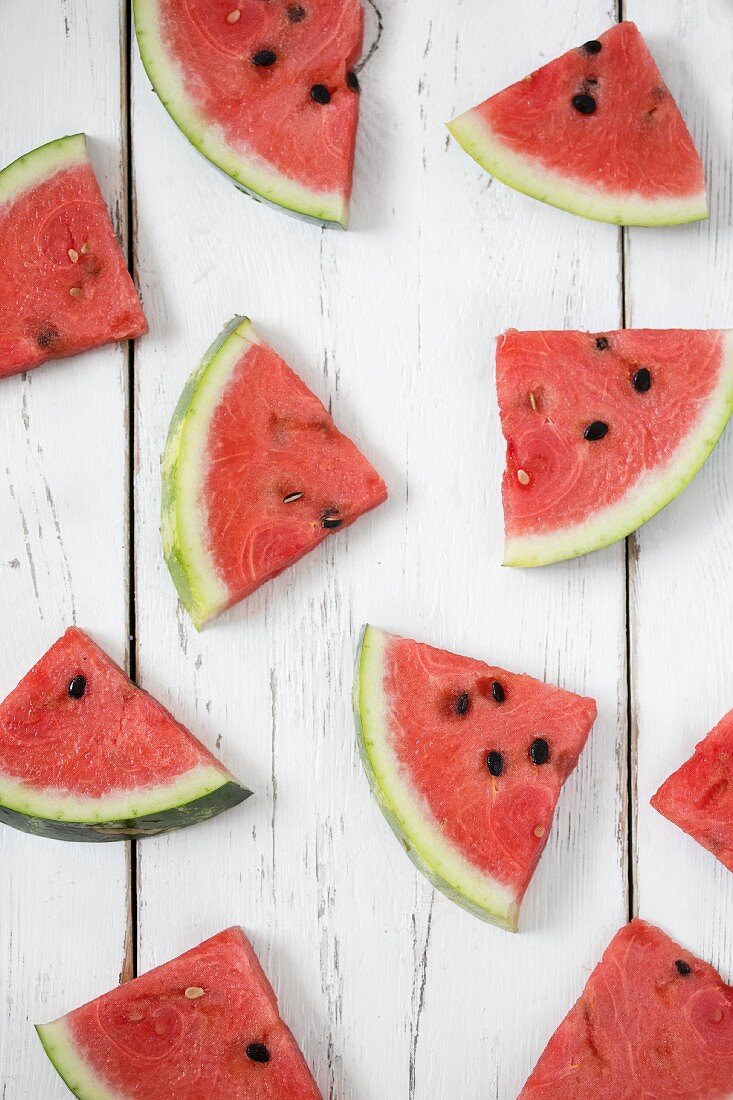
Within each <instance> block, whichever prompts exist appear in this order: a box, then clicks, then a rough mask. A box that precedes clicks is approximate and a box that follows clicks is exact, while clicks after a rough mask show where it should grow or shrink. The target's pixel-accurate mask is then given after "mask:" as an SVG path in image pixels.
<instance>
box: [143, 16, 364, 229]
mask: <svg viewBox="0 0 733 1100" xmlns="http://www.w3.org/2000/svg"><path fill="white" fill-rule="evenodd" d="M150 3H151V0H144V4H146V5H149V4H150ZM139 6H140V7H141V8H142V7H143V2H141V3H140V4H139ZM154 6H155V7H156V9H157V16H156V19H157V25H158V31H159V34H160V36H161V38H162V41H163V44H164V48H165V50H166V53H167V54H168V55H169V57H171V58H172V59H173V63H174V65H175V66H176V68H178V69H179V70H180V72H181V74H182V78H183V83H184V87H185V92H186V95H187V96H189V97H190V99H191V102H192V104H193V106H194V107H195V109H196V111H197V112H198V113H199V115H200V117H201V118H202V119H203V120H204V123H205V124H206V125H208V126H209V127H212V128H213V129H214V130H215V131H216V132H217V134H218V135H220V137H221V139H222V140H223V141H224V142H226V144H227V145H228V147H229V149H230V151H231V152H232V153H233V154H234V155H235V156H238V157H239V158H241V160H242V161H245V162H246V161H248V160H255V161H257V162H259V163H260V164H261V165H262V167H263V170H264V172H265V173H267V171H268V170H272V169H274V170H275V171H276V172H277V173H280V174H282V176H284V177H285V178H286V179H287V180H291V181H294V182H296V183H297V184H298V185H300V186H302V187H304V188H306V189H308V190H310V191H312V192H314V193H323V194H325V195H329V196H339V197H340V199H341V200H342V202H343V204H344V206H347V205H348V200H349V196H350V194H351V183H352V173H353V164H354V147H355V143H356V128H357V122H358V117H359V96H358V94H357V93H358V81H356V79H355V77H354V74H353V66H354V64H355V62H356V61H357V59H358V57H359V54H360V52H361V46H362V37H363V12H362V7H361V3H360V0H306V2H304V3H303V4H294V3H291V2H290V0H270V2H268V3H263V2H262V0H241V2H239V3H234V2H233V0H186V2H185V3H183V4H182V3H181V2H180V0H154ZM232 12H238V13H239V17H238V18H237V19H236V20H234V21H232V20H231V19H230V18H229V17H230V16H231V15H232ZM141 49H142V50H143V53H144V54H145V45H144V43H143V42H142V41H141ZM264 51H269V52H270V53H272V54H274V55H275V60H274V61H273V62H272V63H271V64H257V63H256V60H255V59H257V58H258V55H259V56H260V57H261V56H262V54H263V52H264ZM152 60H153V65H152V66H151V75H152V77H153V80H154V82H155V69H154V65H155V59H154V58H153V59H152ZM268 60H269V59H268ZM350 74H351V75H350ZM314 87H320V88H325V89H326V91H327V93H328V96H329V97H330V98H329V101H328V102H327V103H322V102H317V100H316V99H315V98H314V97H313V96H312V95H311V89H313V88H314ZM166 106H168V108H169V110H171V111H172V112H173V113H174V114H175V105H174V104H171V103H170V102H168V103H166ZM177 121H179V124H181V125H183V128H184V129H185V124H184V122H185V120H183V119H177ZM189 136H191V135H189ZM192 140H193V141H194V142H196V139H195V137H192ZM243 182H244V183H246V182H247V180H246V178H243ZM285 186H287V185H285ZM255 190H256V188H255ZM264 197H268V196H267V194H266V193H265V194H264ZM306 213H307V211H306Z"/></svg>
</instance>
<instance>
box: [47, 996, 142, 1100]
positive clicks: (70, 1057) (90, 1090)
mask: <svg viewBox="0 0 733 1100" xmlns="http://www.w3.org/2000/svg"><path fill="white" fill-rule="evenodd" d="M36 1031H37V1032H38V1038H39V1039H40V1040H41V1043H42V1044H43V1049H44V1050H45V1052H46V1054H47V1055H48V1057H49V1059H50V1061H51V1062H52V1064H53V1066H54V1068H55V1070H56V1072H57V1073H58V1075H59V1076H60V1077H61V1079H62V1080H63V1081H64V1082H65V1083H66V1084H67V1085H68V1087H69V1089H70V1090H71V1091H72V1092H73V1094H74V1096H76V1097H78V1098H79V1100H130V1097H129V1096H125V1095H123V1094H122V1093H120V1092H116V1091H115V1092H113V1091H112V1090H111V1089H110V1088H109V1086H108V1085H106V1084H105V1083H104V1082H103V1081H101V1080H100V1078H99V1077H97V1075H96V1074H95V1073H93V1072H92V1071H91V1069H90V1068H89V1066H88V1065H87V1064H86V1062H85V1061H84V1060H83V1059H82V1057H81V1056H80V1055H79V1053H78V1051H77V1048H76V1046H75V1044H74V1041H73V1039H72V1037H71V1033H70V1031H69V1029H68V1027H67V1026H66V1020H65V1018H64V1017H63V1016H62V1017H61V1019H60V1020H54V1022H53V1023H51V1024H36Z"/></svg>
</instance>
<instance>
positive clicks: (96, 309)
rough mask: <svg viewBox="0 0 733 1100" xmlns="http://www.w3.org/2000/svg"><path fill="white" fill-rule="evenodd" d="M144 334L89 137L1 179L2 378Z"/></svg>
mask: <svg viewBox="0 0 733 1100" xmlns="http://www.w3.org/2000/svg"><path fill="white" fill-rule="evenodd" d="M144 332H147V323H146V321H145V317H144V316H143V312H142V309H141V308H140V302H139V300H138V296H137V293H136V291H135V288H134V286H133V283H132V279H131V278H130V276H129V273H128V271H127V267H126V265H125V260H124V257H123V255H122V251H121V249H120V246H119V244H118V242H117V238H116V237H115V234H114V231H113V229H112V225H111V223H110V220H109V214H108V213H107V208H106V206H105V205H104V200H103V198H102V195H101V192H100V190H99V185H98V184H97V180H96V178H95V176H94V172H93V171H92V166H91V164H90V162H89V157H88V155H87V151H86V142H85V139H84V136H83V134H77V135H75V136H73V137H67V138H61V139H59V140H58V141H55V142H51V143H50V144H49V145H44V146H42V147H41V148H40V149H35V150H33V152H31V153H28V154H26V156H25V157H21V159H20V160H18V161H15V162H14V163H13V164H11V165H10V166H9V167H8V168H5V169H4V170H3V171H2V172H0V377H2V376H4V375H8V374H15V373H17V372H19V371H24V370H29V369H30V368H31V367H36V366H38V365H39V364H40V363H43V362H45V360H47V359H59V358H62V357H63V356H68V355H76V354H77V352H81V351H87V350H88V349H89V348H94V347H97V346H99V345H100V344H106V343H109V342H110V341H113V340H127V339H133V338H134V337H136V336H140V335H141V334H142V333H144Z"/></svg>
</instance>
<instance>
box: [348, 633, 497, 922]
mask: <svg viewBox="0 0 733 1100" xmlns="http://www.w3.org/2000/svg"><path fill="white" fill-rule="evenodd" d="M387 639H388V635H386V634H385V633H384V631H382V630H380V629H378V628H377V627H373V626H370V625H368V624H367V625H366V626H364V627H363V628H362V631H361V636H360V638H359V644H358V647H357V653H356V675H355V680H354V697H353V703H354V717H355V721H356V731H357V742H358V746H359V752H360V755H361V758H362V761H363V763H364V768H365V770H366V773H367V778H368V780H369V786H370V788H371V791H372V794H373V795H374V797H375V799H376V801H377V803H378V805H379V807H380V809H381V810H382V813H383V814H384V816H385V818H386V819H387V822H388V823H389V825H390V827H391V829H392V831H393V832H394V833H395V835H396V836H397V838H398V839H399V840H400V842H401V843H402V846H403V848H404V849H405V851H406V852H407V854H408V856H409V857H410V859H411V860H412V862H413V863H414V864H415V866H416V867H417V868H418V869H419V870H420V871H422V873H423V874H424V875H425V876H426V877H427V878H428V879H429V880H430V882H431V883H432V884H433V886H435V887H436V888H437V889H438V890H440V891H441V892H442V893H443V894H445V895H446V896H447V897H448V898H450V900H451V901H453V902H455V903H456V904H457V905H460V906H461V907H462V908H463V909H466V910H468V912H470V913H473V914H474V916H477V917H480V918H481V919H482V920H485V921H488V922H490V923H491V924H496V925H499V927H501V928H505V929H507V930H508V931H510V932H516V931H517V927H518V922H519V904H518V902H517V898H516V895H515V894H514V893H513V892H512V891H511V890H510V889H509V888H508V887H506V886H504V885H503V884H502V883H500V882H499V881H498V880H497V879H495V878H493V877H492V876H490V875H488V874H485V873H482V872H479V871H477V870H476V868H475V867H472V866H471V864H470V863H469V862H468V860H467V859H465V857H464V856H462V855H461V853H460V852H458V851H456V849H455V847H454V845H452V844H450V843H449V842H448V841H446V839H445V837H444V835H443V834H442V833H441V830H440V829H439V827H438V826H437V825H436V824H435V823H434V820H433V815H432V813H431V811H430V809H429V807H427V806H426V805H421V803H420V802H419V801H418V799H417V798H416V797H415V795H414V794H413V793H412V791H411V790H410V787H409V784H408V783H407V782H406V781H405V779H404V778H403V776H402V775H401V770H402V769H401V768H400V765H399V762H398V761H397V758H396V757H395V755H394V753H393V751H392V748H391V746H390V745H389V741H388V737H387V730H388V723H387V697H386V694H385V692H384V688H383V682H384V671H385V663H384V654H385V648H386V645H387Z"/></svg>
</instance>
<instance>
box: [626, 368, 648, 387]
mask: <svg viewBox="0 0 733 1100" xmlns="http://www.w3.org/2000/svg"><path fill="white" fill-rule="evenodd" d="M651 384H652V376H651V372H650V371H649V370H648V369H647V368H646V367H639V369H638V371H637V372H636V374H635V375H634V377H633V378H632V379H631V385H632V386H633V387H634V389H635V390H636V392H637V393H646V392H647V390H648V389H649V388H650V386H651Z"/></svg>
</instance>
